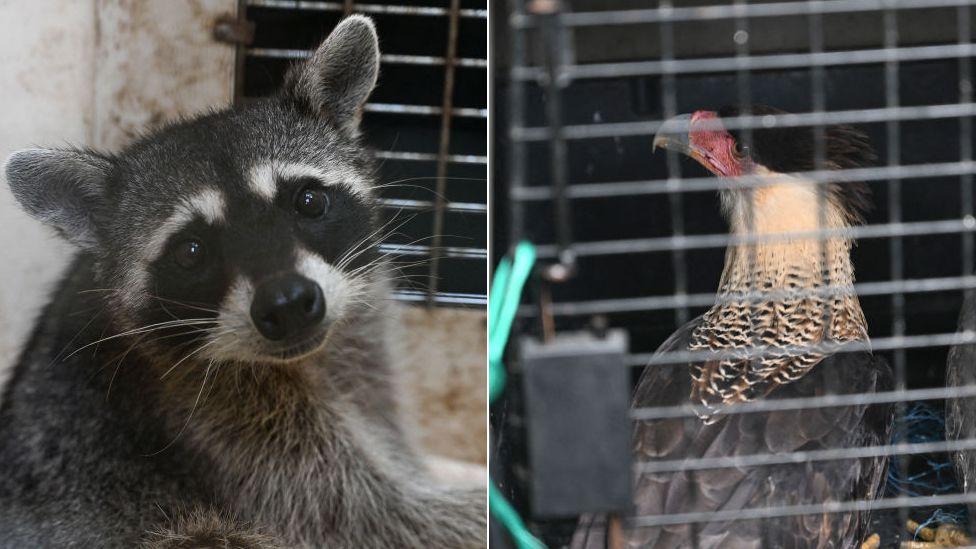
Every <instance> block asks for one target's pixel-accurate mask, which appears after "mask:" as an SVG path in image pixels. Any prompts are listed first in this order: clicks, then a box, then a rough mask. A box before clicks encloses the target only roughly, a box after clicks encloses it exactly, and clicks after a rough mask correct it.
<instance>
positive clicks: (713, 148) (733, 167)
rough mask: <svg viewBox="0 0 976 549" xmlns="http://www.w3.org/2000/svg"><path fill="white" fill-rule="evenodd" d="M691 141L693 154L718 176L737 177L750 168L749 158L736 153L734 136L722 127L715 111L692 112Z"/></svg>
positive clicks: (689, 138) (747, 171)
mask: <svg viewBox="0 0 976 549" xmlns="http://www.w3.org/2000/svg"><path fill="white" fill-rule="evenodd" d="M696 126H698V128H696ZM702 126H703V127H702ZM688 144H689V145H690V148H691V150H692V153H693V154H692V157H693V158H695V160H697V161H698V162H700V163H701V165H702V166H705V168H706V169H707V170H708V171H710V172H712V173H713V174H715V175H717V176H719V177H737V176H740V175H744V174H747V173H749V172H750V171H751V163H750V162H749V159H748V158H743V157H740V156H739V155H738V154H737V153H736V152H735V138H733V137H732V136H731V135H730V134H729V132H728V131H726V130H725V128H723V127H722V122H721V120H719V117H718V114H717V113H715V112H712V111H695V112H694V113H693V114H692V115H691V129H690V130H689V131H688Z"/></svg>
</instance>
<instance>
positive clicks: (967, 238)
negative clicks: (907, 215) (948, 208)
mask: <svg viewBox="0 0 976 549" xmlns="http://www.w3.org/2000/svg"><path fill="white" fill-rule="evenodd" d="M970 18H971V13H970V7H969V5H968V4H964V5H962V6H959V8H958V9H957V24H958V33H959V43H960V44H964V45H965V44H969V42H970V40H971V39H972V37H971V36H970ZM972 101H973V80H972V62H971V60H970V58H969V57H960V58H959V102H960V103H971V102H972ZM972 159H973V119H972V117H969V116H963V117H961V118H959V160H960V161H961V162H971V161H972ZM959 199H960V201H961V202H962V206H961V208H962V212H961V214H962V217H963V219H966V220H969V219H971V218H972V217H973V174H972V171H971V170H967V171H966V172H965V173H964V174H963V175H962V177H961V178H960V186H959ZM974 268H976V266H974V265H973V233H972V232H970V231H965V232H963V233H962V273H961V274H962V276H969V275H971V274H973V270H974ZM972 295H973V290H972V289H967V290H966V291H965V296H966V299H967V300H969V299H971V298H972Z"/></svg>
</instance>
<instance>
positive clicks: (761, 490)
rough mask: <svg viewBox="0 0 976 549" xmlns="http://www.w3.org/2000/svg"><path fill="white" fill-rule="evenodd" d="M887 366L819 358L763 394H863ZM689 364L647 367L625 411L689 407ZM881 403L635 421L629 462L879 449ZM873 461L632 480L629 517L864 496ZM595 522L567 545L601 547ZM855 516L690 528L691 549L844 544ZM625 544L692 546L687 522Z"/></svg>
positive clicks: (678, 342) (874, 481) (876, 468)
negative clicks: (694, 536) (695, 539)
mask: <svg viewBox="0 0 976 549" xmlns="http://www.w3.org/2000/svg"><path fill="white" fill-rule="evenodd" d="M698 322H700V319H698V320H696V321H694V322H692V323H690V324H689V325H686V326H685V327H683V328H682V329H681V330H679V331H678V332H676V333H675V334H674V335H673V336H672V337H671V338H670V339H669V340H668V341H667V342H665V344H664V345H662V347H661V348H660V349H659V351H658V352H659V353H662V352H667V351H674V350H682V349H685V348H687V346H688V345H689V343H690V340H691V337H692V333H693V331H694V329H695V327H696V326H697V324H698ZM890 375H891V374H890V369H889V368H888V366H887V364H886V363H885V362H884V361H883V360H881V359H879V358H875V357H872V356H871V355H870V354H867V353H848V354H840V355H833V356H828V357H825V358H823V359H822V360H821V361H820V363H819V364H817V365H816V367H814V368H813V369H812V370H810V372H809V373H807V375H805V376H803V377H802V378H801V379H799V380H797V381H794V382H792V383H790V384H787V385H780V386H777V387H776V389H775V390H774V391H772V392H771V393H770V394H769V395H768V397H767V398H792V397H801V396H812V395H817V394H824V393H837V394H841V393H852V392H865V393H870V392H874V391H877V390H885V389H888V388H889V387H890V384H891V380H890ZM691 383H692V380H691V376H690V368H689V366H688V365H684V364H682V365H673V366H650V367H648V368H646V369H645V371H644V373H643V375H642V377H641V380H640V382H639V384H638V387H637V390H636V392H635V395H634V406H635V407H644V406H652V407H657V406H677V405H683V404H687V403H688V397H687V395H688V391H689V390H690V385H691ZM890 416H891V411H890V407H888V406H873V407H864V406H854V407H839V408H824V409H810V410H793V411H782V412H772V413H755V414H736V415H722V416H721V417H719V418H718V419H717V420H716V421H715V422H714V423H711V424H708V423H705V422H703V421H702V420H700V419H698V418H689V419H683V420H673V419H669V420H654V421H643V422H638V423H637V424H636V425H635V429H634V438H633V444H634V458H635V461H636V462H638V463H639V462H647V461H654V460H670V459H682V458H703V457H725V456H735V455H748V454H768V453H784V452H795V451H803V450H818V449H827V448H851V447H857V446H866V445H875V444H884V443H886V442H887V441H888V437H889V432H888V431H889V429H890V425H891V420H890ZM885 464H886V461H885V460H884V459H882V458H872V459H863V460H839V461H823V462H814V463H805V464H797V465H777V466H769V467H759V468H749V469H737V468H733V469H715V470H707V471H699V472H694V473H690V472H676V473H660V474H638V475H637V477H636V479H635V485H634V488H635V492H634V515H635V516H647V515H659V514H673V513H682V512H691V511H718V510H735V509H744V508H759V507H769V506H781V505H798V504H806V503H819V502H825V501H846V500H851V499H859V500H865V499H873V498H874V497H876V495H877V494H878V493H879V491H880V489H881V486H882V481H883V479H884V471H885ZM603 523H604V521H603V520H602V517H584V520H583V521H582V522H581V524H580V528H579V529H578V530H577V534H576V536H575V537H574V541H573V547H588V548H595V547H604V544H605V542H606V539H605V536H604V533H605V532H604V528H603V526H602V525H603ZM866 523H867V517H866V515H864V514H860V515H858V514H830V515H817V516H805V517H794V518H781V519H769V520H766V521H764V522H760V521H732V522H723V523H718V522H716V523H709V524H704V525H701V526H700V527H699V529H698V541H699V545H698V546H699V547H701V548H702V549H705V548H718V547H722V548H740V547H742V548H747V547H757V548H758V547H777V548H787V549H788V548H809V547H850V546H852V545H854V542H855V541H857V540H859V539H860V538H861V535H862V533H861V530H862V529H863V525H864V524H866ZM625 536H626V541H627V544H626V545H627V546H628V547H648V548H676V547H691V531H690V528H689V527H688V526H684V525H682V526H669V527H659V528H631V529H627V530H626V532H625Z"/></svg>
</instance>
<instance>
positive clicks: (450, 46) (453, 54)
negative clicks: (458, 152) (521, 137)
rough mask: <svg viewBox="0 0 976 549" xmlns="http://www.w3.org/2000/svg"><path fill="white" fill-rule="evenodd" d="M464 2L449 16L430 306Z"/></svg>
mask: <svg viewBox="0 0 976 549" xmlns="http://www.w3.org/2000/svg"><path fill="white" fill-rule="evenodd" d="M460 13H461V0H451V7H450V12H449V15H448V30H447V55H445V56H444V97H443V98H442V102H441V136H440V147H439V148H438V151H437V184H436V191H435V193H434V224H433V233H432V237H433V238H432V239H431V246H430V270H429V271H428V280H427V305H428V306H429V307H430V306H433V305H434V297H435V296H436V294H437V285H438V278H439V276H438V275H439V274H440V263H441V254H442V243H443V235H442V233H443V232H444V212H445V210H446V209H447V157H448V155H449V154H450V152H451V118H452V116H453V111H454V69H455V67H454V65H455V62H456V60H457V41H458V40H457V39H458V21H459V19H460Z"/></svg>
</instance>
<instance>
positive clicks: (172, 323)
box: [64, 319, 217, 358]
mask: <svg viewBox="0 0 976 549" xmlns="http://www.w3.org/2000/svg"><path fill="white" fill-rule="evenodd" d="M216 322H217V321H216V320H214V319H187V320H179V321H177V320H167V321H166V322H159V323H156V324H149V325H148V326H143V327H141V328H134V329H132V330H126V331H124V332H120V333H117V334H114V335H110V336H107V337H102V338H99V339H96V340H95V341H92V342H91V343H88V344H86V345H83V346H81V347H79V348H77V349H75V350H74V351H72V352H71V353H70V354H69V355H67V356H66V357H64V358H71V357H72V356H74V355H75V354H77V353H79V352H81V351H83V350H85V349H87V348H88V347H91V346H93V345H98V344H99V343H102V342H105V341H109V340H112V339H118V338H120V337H127V336H131V335H136V334H142V333H147V332H154V331H157V330H165V329H168V328H178V327H181V326H196V325H203V324H216Z"/></svg>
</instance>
